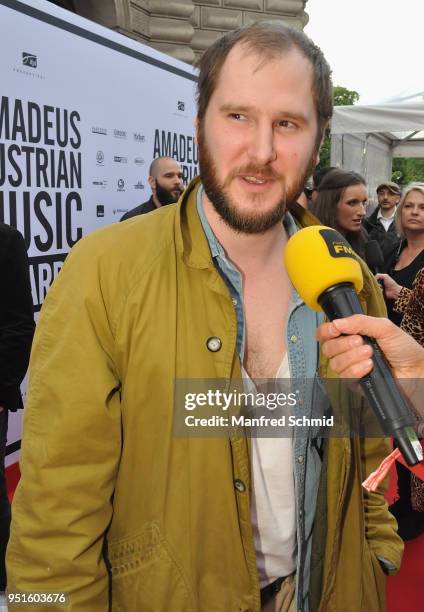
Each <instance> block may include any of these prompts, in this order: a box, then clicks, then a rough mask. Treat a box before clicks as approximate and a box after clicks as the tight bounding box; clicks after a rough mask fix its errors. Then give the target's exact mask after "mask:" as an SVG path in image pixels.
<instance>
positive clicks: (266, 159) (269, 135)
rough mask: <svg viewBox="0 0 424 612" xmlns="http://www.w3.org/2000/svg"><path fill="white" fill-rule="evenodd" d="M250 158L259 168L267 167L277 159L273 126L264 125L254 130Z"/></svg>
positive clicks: (249, 151)
mask: <svg viewBox="0 0 424 612" xmlns="http://www.w3.org/2000/svg"><path fill="white" fill-rule="evenodd" d="M248 156H249V158H250V159H251V160H252V161H253V162H255V163H256V164H257V165H258V166H259V167H262V166H266V165H267V164H269V163H270V162H273V161H275V160H276V159H277V153H276V151H275V134H274V129H273V126H272V125H268V124H265V123H264V124H259V125H257V126H256V127H255V128H254V129H252V134H251V140H250V142H249V150H248Z"/></svg>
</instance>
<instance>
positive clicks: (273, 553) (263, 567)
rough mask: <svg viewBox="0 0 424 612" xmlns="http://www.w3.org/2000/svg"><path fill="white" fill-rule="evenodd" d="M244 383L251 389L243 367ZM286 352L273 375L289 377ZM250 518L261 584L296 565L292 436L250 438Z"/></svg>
mask: <svg viewBox="0 0 424 612" xmlns="http://www.w3.org/2000/svg"><path fill="white" fill-rule="evenodd" d="M242 375H243V379H244V383H245V387H246V388H247V389H246V390H248V391H249V392H254V390H255V387H254V384H253V382H252V380H251V379H250V377H249V375H248V373H247V372H246V370H245V369H244V368H242ZM289 377H290V368H289V362H288V356H287V353H286V355H285V356H284V358H283V361H282V363H281V365H280V368H279V369H278V372H277V374H276V378H281V379H288V378H289ZM252 480H253V486H252V507H251V518H252V527H253V538H254V543H255V549H256V565H257V568H258V576H259V584H260V587H261V588H263V587H264V586H266V585H267V584H270V583H271V582H273V581H274V580H276V579H277V578H280V577H283V576H288V575H289V574H292V573H293V572H294V571H295V569H296V552H297V543H296V498H295V488H294V471H293V440H292V438H283V437H279V438H257V437H255V438H252Z"/></svg>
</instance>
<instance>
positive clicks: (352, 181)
mask: <svg viewBox="0 0 424 612" xmlns="http://www.w3.org/2000/svg"><path fill="white" fill-rule="evenodd" d="M353 185H365V187H366V185H367V184H366V182H365V179H364V178H363V177H362V176H361V175H360V174H358V173H357V172H350V171H347V170H341V169H340V168H335V169H334V170H331V171H330V172H328V173H327V174H326V175H325V176H324V178H323V179H322V181H321V183H320V185H319V188H318V197H317V199H316V202H315V206H314V207H313V209H312V212H313V213H314V215H315V216H316V217H318V219H319V220H320V221H321V223H322V224H323V225H328V227H334V229H336V230H338V231H340V229H339V227H338V223H337V205H338V203H339V202H340V200H341V198H342V197H343V194H344V192H345V190H346V189H347V187H352V186H353ZM345 238H346V240H347V241H348V242H349V244H350V246H351V247H352V248H353V250H354V251H355V252H356V253H358V255H359V256H360V257H362V259H365V243H366V242H367V239H368V234H367V232H366V231H365V229H364V228H363V227H361V229H360V230H359V231H358V232H347V233H346V234H345Z"/></svg>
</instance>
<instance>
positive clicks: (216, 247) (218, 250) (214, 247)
mask: <svg viewBox="0 0 424 612" xmlns="http://www.w3.org/2000/svg"><path fill="white" fill-rule="evenodd" d="M203 193H204V189H203V185H200V186H199V189H198V190H197V194H196V207H197V212H198V214H199V218H200V222H201V224H202V227H203V231H204V232H205V235H206V238H207V241H208V244H209V248H210V250H211V254H212V257H213V258H215V257H218V256H221V257H222V256H223V257H225V252H224V249H223V247H222V245H221V243H220V242H219V241H218V239H217V237H216V236H215V234H214V232H213V230H212V228H211V226H210V223H209V221H208V219H207V217H206V213H205V209H204V207H203V202H202V194H203ZM283 225H284V228H285V230H286V232H287V235H288V236H289V237H290V236H292V235H293V234H295V233H296V232H297V231H299V228H298V227H297V225H296V223H295V220H294V218H293V216H292V215H291V214H290V213H289V212H288V211H287V212H286V214H285V215H284V219H283Z"/></svg>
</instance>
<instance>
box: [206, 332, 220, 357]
mask: <svg viewBox="0 0 424 612" xmlns="http://www.w3.org/2000/svg"><path fill="white" fill-rule="evenodd" d="M206 346H207V347H208V350H209V351H211V352H212V353H216V352H217V351H219V350H220V349H221V346H222V342H221V339H220V338H218V337H217V336H211V337H210V338H208V339H207V340H206Z"/></svg>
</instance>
